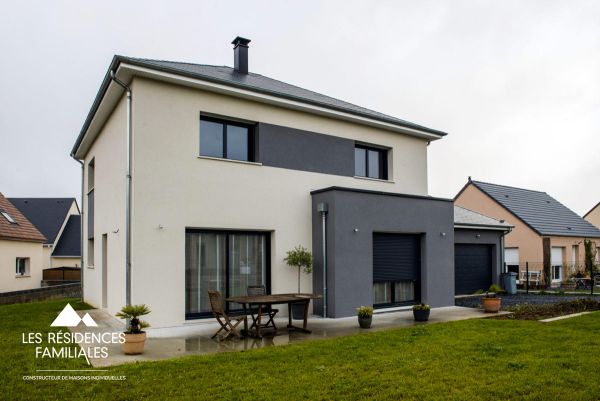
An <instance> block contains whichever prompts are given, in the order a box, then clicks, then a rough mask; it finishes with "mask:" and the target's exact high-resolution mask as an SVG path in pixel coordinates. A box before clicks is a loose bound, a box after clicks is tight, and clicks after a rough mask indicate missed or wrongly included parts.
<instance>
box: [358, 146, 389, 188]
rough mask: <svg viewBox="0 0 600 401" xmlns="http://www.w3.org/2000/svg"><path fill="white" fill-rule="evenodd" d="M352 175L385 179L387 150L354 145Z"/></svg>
mask: <svg viewBox="0 0 600 401" xmlns="http://www.w3.org/2000/svg"><path fill="white" fill-rule="evenodd" d="M354 175H355V176H357V177H368V178H377V179H380V180H387V179H388V175H387V150H385V149H381V148H375V147H369V146H364V145H356V146H355V148H354Z"/></svg>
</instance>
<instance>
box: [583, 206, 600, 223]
mask: <svg viewBox="0 0 600 401" xmlns="http://www.w3.org/2000/svg"><path fill="white" fill-rule="evenodd" d="M583 218H584V219H586V220H587V221H589V222H590V223H592V224H593V225H595V226H596V227H597V228H599V229H600V202H598V203H597V204H596V206H594V207H593V208H592V209H591V210H590V211H589V212H587V213H586V214H585V215H584V216H583Z"/></svg>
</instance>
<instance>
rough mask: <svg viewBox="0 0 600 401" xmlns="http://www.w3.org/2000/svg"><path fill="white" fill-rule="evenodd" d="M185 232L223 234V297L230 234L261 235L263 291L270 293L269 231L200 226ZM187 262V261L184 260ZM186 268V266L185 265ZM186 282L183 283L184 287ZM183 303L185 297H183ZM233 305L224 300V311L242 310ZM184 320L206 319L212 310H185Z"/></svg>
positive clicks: (226, 291) (226, 275)
mask: <svg viewBox="0 0 600 401" xmlns="http://www.w3.org/2000/svg"><path fill="white" fill-rule="evenodd" d="M185 233H186V234H188V233H197V234H222V235H224V236H225V250H226V251H225V293H224V294H222V295H223V299H225V298H228V297H229V296H230V294H229V280H230V269H231V266H230V260H231V255H230V254H229V245H230V237H231V235H262V236H264V238H265V255H264V256H265V291H266V293H267V294H270V293H271V231H256V230H248V231H245V230H218V229H201V228H186V230H185ZM185 263H186V264H187V261H185ZM186 268H187V266H186ZM186 285H187V283H184V287H186ZM186 291H187V288H185V291H184V297H187V292H186ZM184 305H185V299H184ZM235 305H236V306H235V307H233V308H232V307H231V305H230V302H225V311H226V312H234V311H240V310H243V309H242V306H241V305H239V304H235ZM184 313H185V320H195V319H206V318H209V317H212V316H213V313H212V311H208V312H192V313H187V312H185V311H184Z"/></svg>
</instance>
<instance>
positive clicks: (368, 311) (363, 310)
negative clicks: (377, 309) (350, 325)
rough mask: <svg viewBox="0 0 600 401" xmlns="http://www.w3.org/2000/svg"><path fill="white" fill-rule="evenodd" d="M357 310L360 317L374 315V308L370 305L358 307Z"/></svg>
mask: <svg viewBox="0 0 600 401" xmlns="http://www.w3.org/2000/svg"><path fill="white" fill-rule="evenodd" d="M356 312H357V314H358V317H362V318H366V317H372V316H373V308H371V307H370V306H361V307H360V308H356Z"/></svg>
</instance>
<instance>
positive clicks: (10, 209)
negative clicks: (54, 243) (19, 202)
mask: <svg viewBox="0 0 600 401" xmlns="http://www.w3.org/2000/svg"><path fill="white" fill-rule="evenodd" d="M0 212H4V213H6V214H7V215H8V216H9V217H10V218H11V219H12V220H13V221H14V223H11V222H10V221H8V220H7V219H6V218H5V217H4V216H2V215H0V239H8V240H17V241H29V242H45V241H46V238H45V237H44V236H43V235H42V233H41V232H39V230H38V229H37V228H35V226H34V225H33V224H31V222H30V221H29V220H27V218H26V217H25V216H23V214H22V213H21V212H20V211H19V209H17V208H16V207H15V206H14V205H13V204H12V203H11V202H10V201H9V200H8V199H6V198H5V197H4V195H2V193H0Z"/></svg>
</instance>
